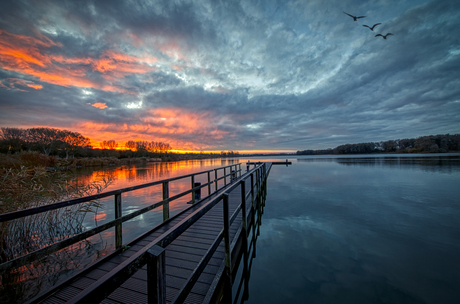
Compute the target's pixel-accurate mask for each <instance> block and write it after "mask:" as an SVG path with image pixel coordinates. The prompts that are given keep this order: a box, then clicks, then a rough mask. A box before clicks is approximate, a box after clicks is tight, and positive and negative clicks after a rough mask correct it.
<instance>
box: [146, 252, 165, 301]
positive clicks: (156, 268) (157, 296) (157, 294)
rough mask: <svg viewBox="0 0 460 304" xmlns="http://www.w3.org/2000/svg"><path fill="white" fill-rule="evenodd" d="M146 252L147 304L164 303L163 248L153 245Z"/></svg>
mask: <svg viewBox="0 0 460 304" xmlns="http://www.w3.org/2000/svg"><path fill="white" fill-rule="evenodd" d="M145 254H147V298H148V303H149V304H164V303H166V271H165V269H166V268H165V267H166V264H165V249H164V248H161V247H160V246H158V245H153V246H152V247H150V248H149V250H147V252H146V253H145Z"/></svg>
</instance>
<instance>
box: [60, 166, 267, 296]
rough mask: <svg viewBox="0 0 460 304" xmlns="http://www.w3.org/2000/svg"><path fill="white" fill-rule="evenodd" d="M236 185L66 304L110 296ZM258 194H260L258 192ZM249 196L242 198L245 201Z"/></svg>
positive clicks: (245, 177) (260, 175)
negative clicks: (150, 253)
mask: <svg viewBox="0 0 460 304" xmlns="http://www.w3.org/2000/svg"><path fill="white" fill-rule="evenodd" d="M264 167H265V163H261V164H259V165H258V166H254V168H253V169H251V170H250V171H248V172H246V173H245V174H244V175H242V176H240V181H246V179H247V178H249V177H250V176H251V175H252V174H253V173H254V172H257V171H258V170H261V171H262V168H264ZM266 176H267V175H266V172H260V174H259V176H258V179H263V178H266ZM259 182H260V181H259V180H257V179H256V183H257V185H258V187H260V184H259ZM239 185H240V183H234V184H233V185H232V186H230V187H229V188H226V189H225V191H224V192H223V193H221V194H220V195H218V196H217V197H215V198H214V199H212V200H211V201H210V202H208V203H206V204H205V205H203V206H201V207H199V208H198V209H197V210H195V211H194V212H192V213H191V214H190V215H188V216H187V217H186V218H185V219H183V220H181V221H180V222H179V223H177V224H176V225H174V226H173V227H171V228H170V229H168V230H167V231H166V232H165V233H163V234H162V235H160V236H159V237H157V238H156V239H155V240H153V241H151V242H150V243H149V244H147V245H145V246H144V247H143V248H142V249H140V250H138V251H137V252H136V253H134V254H133V255H132V256H131V257H129V258H128V259H126V260H125V261H123V262H122V263H121V264H119V265H118V266H117V267H115V268H114V269H112V270H111V271H110V272H108V273H107V274H105V275H104V276H103V277H102V278H101V279H99V280H97V281H96V282H94V283H93V284H91V285H90V286H89V287H88V288H86V289H84V290H83V291H81V292H80V293H79V294H78V295H77V296H76V297H74V298H72V300H71V301H70V302H69V303H82V302H83V301H84V300H85V299H88V298H91V300H92V301H99V300H102V299H103V298H104V297H105V295H106V294H108V293H110V292H112V291H113V290H114V289H116V288H117V287H118V286H119V285H121V284H122V283H123V282H124V281H125V280H127V278H124V279H123V278H121V276H124V275H127V274H133V273H134V272H136V271H137V270H138V269H140V268H142V267H143V266H144V265H145V263H147V260H148V259H147V258H146V257H145V255H147V252H148V251H149V250H150V249H151V248H155V247H157V248H158V247H161V248H165V247H166V246H168V245H169V244H171V243H172V242H173V241H174V240H175V239H176V238H177V237H178V236H180V235H181V234H182V232H183V231H185V230H186V229H187V228H188V227H190V226H191V225H193V224H194V223H195V222H196V221H198V220H199V219H200V218H201V217H202V216H203V215H204V214H206V213H207V212H208V211H209V210H210V209H211V208H213V207H214V206H215V205H217V204H218V203H219V202H220V201H221V200H223V199H224V196H225V195H227V196H228V194H229V193H230V192H231V191H232V190H234V189H235V188H236V187H238V186H239ZM257 190H258V192H259V191H260V188H259V189H257ZM248 195H249V194H248ZM248 195H246V194H245V195H244V197H245V198H246V197H247V196H248ZM227 207H228V206H227ZM224 209H225V208H224ZM239 209H241V204H240V205H239V206H238V207H237V208H236V210H235V211H234V213H233V214H232V215H231V216H229V218H231V219H234V218H235V217H236V215H237V214H238V213H239ZM229 220H230V219H229ZM222 237H223V236H222V235H221V233H219V235H218V236H217V238H216V239H215V241H214V243H213V244H212V246H211V249H210V250H212V251H213V252H214V251H215V250H216V249H217V246H216V244H215V242H216V241H218V240H222ZM210 254H211V252H209V250H208V252H207V254H206V255H205V257H204V258H203V259H202V262H203V260H206V259H208V258H210V257H209V255H210ZM199 266H200V265H199ZM201 270H202V269H201ZM192 275H193V276H194V277H196V278H198V277H197V276H196V274H192ZM186 284H187V283H186ZM104 288H107V289H106V290H103V291H102V290H101V289H104ZM109 290H110V292H109Z"/></svg>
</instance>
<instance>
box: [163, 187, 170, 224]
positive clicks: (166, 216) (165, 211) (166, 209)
mask: <svg viewBox="0 0 460 304" xmlns="http://www.w3.org/2000/svg"><path fill="white" fill-rule="evenodd" d="M168 198H169V182H163V200H166V199H168ZM168 219H169V201H167V202H166V203H164V204H163V222H164V221H166V220H168Z"/></svg>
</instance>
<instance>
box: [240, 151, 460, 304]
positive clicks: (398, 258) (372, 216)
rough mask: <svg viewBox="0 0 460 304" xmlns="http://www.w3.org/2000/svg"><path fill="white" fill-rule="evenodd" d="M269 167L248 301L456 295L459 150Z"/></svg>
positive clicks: (408, 299) (459, 274)
mask: <svg viewBox="0 0 460 304" xmlns="http://www.w3.org/2000/svg"><path fill="white" fill-rule="evenodd" d="M427 156H429V157H424V155H417V157H411V156H408V155H401V156H398V155H388V156H387V157H383V156H381V155H379V156H373V155H372V156H359V157H357V156H353V157H341V158H337V157H325V156H322V157H314V156H305V157H299V158H294V159H291V158H290V161H292V162H293V165H292V166H289V167H288V168H286V167H285V166H275V167H273V169H272V171H271V173H270V176H269V181H268V196H267V201H266V207H265V213H264V215H263V218H262V227H261V235H260V237H259V239H258V241H257V257H256V258H255V259H254V260H253V266H252V269H251V277H250V281H249V300H248V301H247V302H246V303H460V288H459V286H460V159H459V154H452V155H451V156H446V155H444V156H442V157H439V155H427Z"/></svg>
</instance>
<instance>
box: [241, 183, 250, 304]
mask: <svg viewBox="0 0 460 304" xmlns="http://www.w3.org/2000/svg"><path fill="white" fill-rule="evenodd" d="M240 184H241V216H242V217H243V230H242V233H243V236H244V237H243V250H244V260H243V278H244V292H243V299H247V298H248V296H249V295H248V290H249V275H248V262H249V252H248V221H247V220H248V216H247V214H246V211H247V210H246V180H242V181H241V182H240Z"/></svg>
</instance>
